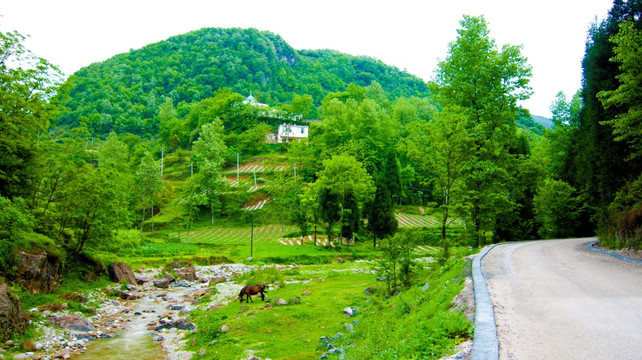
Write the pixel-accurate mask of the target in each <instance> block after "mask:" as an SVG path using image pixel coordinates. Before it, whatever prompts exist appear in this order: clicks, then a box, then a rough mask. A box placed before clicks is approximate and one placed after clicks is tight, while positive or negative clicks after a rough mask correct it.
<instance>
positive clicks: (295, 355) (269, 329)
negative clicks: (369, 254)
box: [188, 265, 376, 359]
mask: <svg viewBox="0 0 642 360" xmlns="http://www.w3.org/2000/svg"><path fill="white" fill-rule="evenodd" d="M335 266H337V265H335ZM346 266H348V265H343V267H344V268H345V267H346ZM310 268H311V269H316V268H317V267H316V266H314V267H310ZM307 269H308V267H304V268H302V269H300V270H299V271H298V273H296V272H295V273H291V274H290V275H285V278H286V280H288V279H294V278H296V279H300V280H304V281H309V282H306V283H295V284H288V285H287V286H285V287H282V288H278V289H274V288H270V289H269V290H268V299H269V300H270V301H271V303H272V305H273V306H274V307H273V308H272V309H265V310H260V309H259V308H260V307H261V306H263V305H264V304H263V303H262V302H261V301H260V298H258V301H256V300H255V302H254V303H250V304H243V305H241V304H239V303H238V302H233V303H230V304H228V305H227V306H226V307H224V308H222V309H219V310H212V311H209V312H208V311H197V312H195V313H193V315H192V320H193V321H196V323H197V324H198V329H199V330H198V333H196V334H194V335H192V336H193V338H195V339H196V342H195V344H194V346H193V347H192V348H191V349H192V350H194V351H198V350H199V349H200V348H201V347H204V348H206V349H207V355H206V356H205V357H204V358H205V359H238V358H243V357H247V353H246V350H253V351H254V353H255V354H256V356H259V357H270V358H272V359H316V358H318V357H319V356H320V352H319V351H318V349H317V347H318V339H319V338H320V337H321V336H325V335H334V334H335V333H336V332H337V331H339V330H340V328H341V322H342V321H344V319H345V314H343V312H342V309H343V308H345V307H348V306H360V305H361V304H362V302H363V299H362V296H361V294H363V290H364V289H365V288H367V287H368V286H371V285H373V284H374V283H375V282H376V280H375V275H374V274H364V273H360V272H353V271H349V270H348V271H342V272H338V271H335V272H323V273H321V274H320V273H318V272H317V271H312V272H311V273H308V271H307ZM329 274H332V276H327V275H329ZM308 291H309V292H310V294H309V295H304V292H308ZM293 297H298V298H299V299H300V300H301V303H300V304H291V305H287V306H277V305H276V300H277V299H279V298H283V299H285V300H289V299H290V298H293ZM244 306H247V307H246V308H245V307H244ZM223 325H227V326H229V327H230V329H231V330H230V332H228V333H221V332H220V329H221V326H223ZM188 343H189V341H188ZM210 344H211V345H210Z"/></svg>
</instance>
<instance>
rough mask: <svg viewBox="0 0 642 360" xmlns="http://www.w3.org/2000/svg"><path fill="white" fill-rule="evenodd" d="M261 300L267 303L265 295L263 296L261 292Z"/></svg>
mask: <svg viewBox="0 0 642 360" xmlns="http://www.w3.org/2000/svg"><path fill="white" fill-rule="evenodd" d="M261 300H263V301H265V294H263V291H261Z"/></svg>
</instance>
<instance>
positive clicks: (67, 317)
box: [49, 314, 96, 331]
mask: <svg viewBox="0 0 642 360" xmlns="http://www.w3.org/2000/svg"><path fill="white" fill-rule="evenodd" d="M49 323H50V324H51V325H54V326H58V327H61V328H63V329H68V330H72V331H94V330H96V328H95V327H94V326H93V325H92V324H91V322H89V320H87V319H83V318H82V317H81V316H80V315H78V314H62V315H55V314H54V315H51V316H49Z"/></svg>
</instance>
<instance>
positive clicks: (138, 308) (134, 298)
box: [0, 264, 253, 360]
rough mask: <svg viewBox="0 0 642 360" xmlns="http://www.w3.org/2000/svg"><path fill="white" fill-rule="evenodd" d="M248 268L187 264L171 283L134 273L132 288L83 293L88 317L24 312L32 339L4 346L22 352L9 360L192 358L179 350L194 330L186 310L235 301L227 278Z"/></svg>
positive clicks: (235, 289) (157, 272)
mask: <svg viewBox="0 0 642 360" xmlns="http://www.w3.org/2000/svg"><path fill="white" fill-rule="evenodd" d="M252 269H253V267H252V266H247V265H242V264H226V265H214V266H189V267H185V268H176V269H174V273H175V274H178V275H179V278H177V279H175V278H174V277H173V276H172V275H169V274H163V269H160V268H152V269H145V270H143V269H139V271H137V272H134V273H131V274H132V275H133V277H134V278H135V281H136V283H137V285H126V287H125V286H124V285H123V286H120V285H115V286H114V287H108V288H106V289H105V290H104V291H94V292H91V293H90V294H89V295H88V298H87V299H86V300H87V301H88V302H90V303H94V304H96V303H98V304H99V306H98V307H97V309H96V313H95V315H93V316H90V317H86V316H83V315H82V313H80V312H76V313H70V312H69V311H67V310H66V309H64V304H63V306H62V307H63V309H55V311H54V309H51V310H43V309H42V308H41V309H36V308H34V309H29V310H28V311H29V312H30V313H31V315H32V318H33V319H34V320H32V321H35V322H36V323H35V326H36V328H37V333H38V336H37V338H35V339H33V340H27V342H25V343H23V344H13V343H12V342H10V341H8V342H7V343H5V344H4V348H9V347H11V346H16V347H18V346H19V347H20V348H21V349H24V350H26V351H25V352H22V353H18V354H14V355H13V358H14V359H56V358H62V359H77V360H89V359H163V358H164V359H190V358H191V357H192V356H193V355H194V354H193V353H192V352H187V351H183V350H181V347H182V345H183V344H184V343H185V341H186V340H184V338H185V336H186V335H187V334H188V332H190V331H192V330H194V329H195V327H196V326H195V325H194V324H192V323H190V322H189V321H188V320H187V315H188V314H189V312H190V311H191V310H193V309H195V308H196V307H201V308H206V309H207V308H211V307H213V306H217V305H218V306H220V305H224V304H227V303H228V302H229V301H233V300H235V299H236V296H237V295H238V293H239V291H240V289H241V286H240V285H237V284H235V283H234V282H233V280H232V279H233V277H234V276H235V275H238V274H242V273H245V272H248V271H250V270H252ZM130 282H131V281H130ZM213 289H216V291H213ZM197 303H198V304H197ZM0 358H4V355H3V354H2V353H0Z"/></svg>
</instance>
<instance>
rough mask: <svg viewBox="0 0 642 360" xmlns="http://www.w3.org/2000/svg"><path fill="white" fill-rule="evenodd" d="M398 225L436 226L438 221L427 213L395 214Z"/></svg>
mask: <svg viewBox="0 0 642 360" xmlns="http://www.w3.org/2000/svg"><path fill="white" fill-rule="evenodd" d="M395 216H396V217H397V221H399V227H438V226H439V221H438V220H437V219H435V218H434V217H432V216H427V215H407V214H395Z"/></svg>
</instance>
